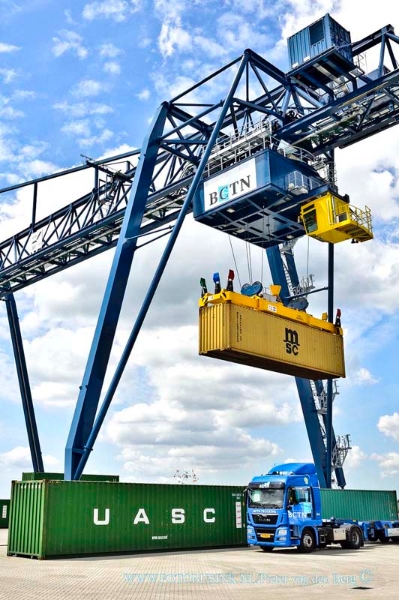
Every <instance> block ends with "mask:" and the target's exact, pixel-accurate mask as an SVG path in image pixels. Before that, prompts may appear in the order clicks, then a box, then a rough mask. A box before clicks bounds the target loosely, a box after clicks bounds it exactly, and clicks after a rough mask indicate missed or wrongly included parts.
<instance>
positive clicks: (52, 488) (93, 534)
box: [8, 480, 247, 558]
mask: <svg viewBox="0 0 399 600" xmlns="http://www.w3.org/2000/svg"><path fill="white" fill-rule="evenodd" d="M245 524H246V520H245V505H244V488H243V487H242V486H211V485H208V486H205V485H161V484H144V483H143V484H142V483H137V484H136V483H106V482H97V483H94V482H93V483H86V482H80V481H78V482H74V481H48V480H47V481H36V482H18V481H14V482H13V484H12V492H11V515H10V528H9V535H8V555H21V556H33V557H38V558H50V557H53V558H55V557H59V556H84V555H89V556H90V555H94V554H106V553H117V552H138V551H143V550H145V551H151V550H171V549H183V548H211V547H222V546H230V547H231V546H246V545H247V543H246V529H245Z"/></svg>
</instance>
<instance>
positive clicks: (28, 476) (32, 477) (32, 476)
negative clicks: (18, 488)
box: [22, 473, 119, 482]
mask: <svg viewBox="0 0 399 600" xmlns="http://www.w3.org/2000/svg"><path fill="white" fill-rule="evenodd" d="M43 479H49V480H51V481H64V473H22V481H42V480H43ZM80 481H114V482H118V481H119V475H90V474H89V475H86V474H85V473H83V475H81V478H80Z"/></svg>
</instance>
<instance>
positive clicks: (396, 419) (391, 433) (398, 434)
mask: <svg viewBox="0 0 399 600" xmlns="http://www.w3.org/2000/svg"><path fill="white" fill-rule="evenodd" d="M377 427H378V429H379V430H380V431H381V433H383V434H384V435H386V436H387V437H391V438H393V439H394V440H396V441H397V442H399V413H397V412H395V413H393V414H392V415H383V416H382V417H380V418H379V421H378V423H377Z"/></svg>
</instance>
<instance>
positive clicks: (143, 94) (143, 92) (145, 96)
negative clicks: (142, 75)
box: [136, 88, 151, 100]
mask: <svg viewBox="0 0 399 600" xmlns="http://www.w3.org/2000/svg"><path fill="white" fill-rule="evenodd" d="M150 95H151V94H150V90H148V89H147V88H144V90H141V92H139V93H138V94H136V96H137V98H138V99H139V100H148V98H149V97H150Z"/></svg>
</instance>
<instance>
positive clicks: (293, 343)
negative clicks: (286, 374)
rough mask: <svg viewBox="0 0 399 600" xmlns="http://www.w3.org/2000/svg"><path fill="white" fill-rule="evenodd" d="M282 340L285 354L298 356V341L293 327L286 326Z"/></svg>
mask: <svg viewBox="0 0 399 600" xmlns="http://www.w3.org/2000/svg"><path fill="white" fill-rule="evenodd" d="M283 342H284V343H285V351H286V353H287V354H293V355H294V356H298V352H299V346H300V343H299V337H298V332H297V331H295V330H294V329H288V327H286V328H285V339H284V340H283Z"/></svg>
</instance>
